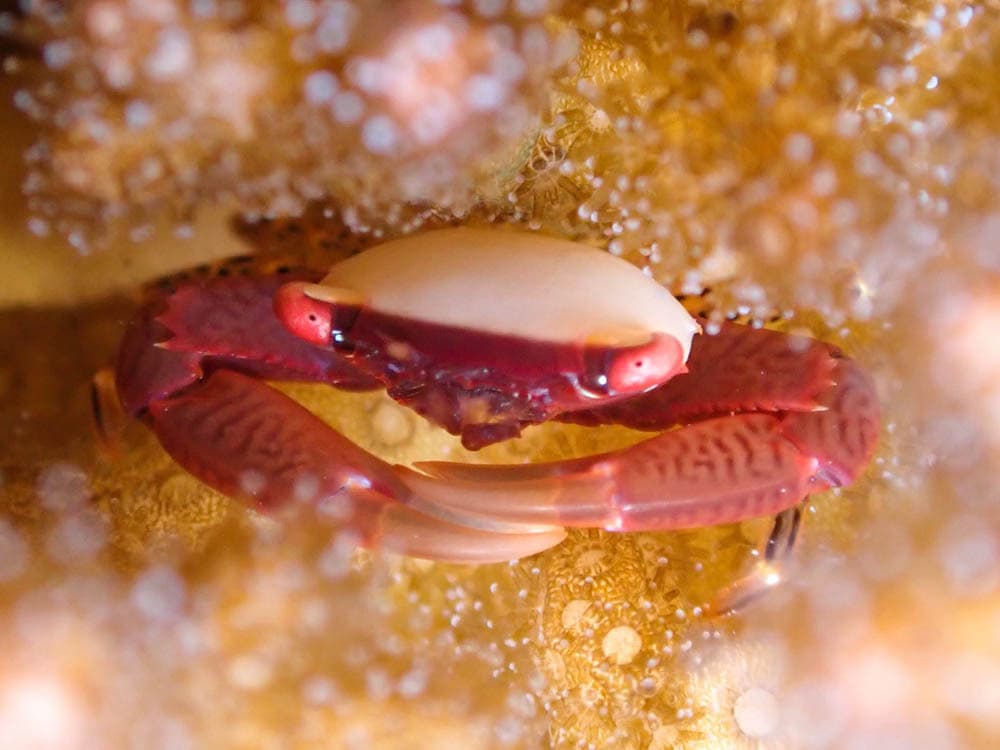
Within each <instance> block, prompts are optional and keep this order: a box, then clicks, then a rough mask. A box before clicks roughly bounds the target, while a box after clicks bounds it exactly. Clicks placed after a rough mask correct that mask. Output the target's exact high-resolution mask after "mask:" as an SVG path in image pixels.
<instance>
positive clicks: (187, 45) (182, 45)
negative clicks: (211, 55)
mask: <svg viewBox="0 0 1000 750" xmlns="http://www.w3.org/2000/svg"><path fill="white" fill-rule="evenodd" d="M193 64H194V46H193V44H192V42H191V36H190V35H189V34H188V32H187V31H185V30H184V29H182V28H179V27H177V28H169V29H165V30H163V31H161V32H160V34H159V36H158V37H157V41H156V47H154V48H153V51H152V52H151V53H150V55H149V57H147V58H146V64H145V70H146V73H147V75H149V76H150V77H151V78H156V79H160V80H168V79H173V78H177V77H178V76H180V75H183V74H184V73H187V72H188V71H189V70H190V69H191V67H192V65H193Z"/></svg>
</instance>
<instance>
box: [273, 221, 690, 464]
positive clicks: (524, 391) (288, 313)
mask: <svg viewBox="0 0 1000 750" xmlns="http://www.w3.org/2000/svg"><path fill="white" fill-rule="evenodd" d="M275 310H276V313H277V315H278V317H279V318H280V319H281V320H282V322H283V323H284V325H285V326H286V327H287V328H288V330H289V331H290V332H292V333H293V334H294V335H296V336H298V337H299V338H301V339H303V340H305V341H307V342H310V343H312V344H315V345H319V346H332V347H333V348H335V349H338V350H340V351H342V352H344V353H345V354H347V355H348V356H350V357H351V361H352V363H353V364H355V366H357V367H358V368H359V369H361V370H362V371H365V372H366V373H367V374H369V375H372V376H373V377H375V378H376V379H378V380H380V381H381V382H383V383H385V384H386V386H387V387H388V388H389V393H390V395H392V396H393V397H394V398H396V399H397V400H399V401H401V402H402V403H405V404H406V405H408V406H410V407H411V408H414V409H415V410H416V411H418V412H420V413H421V414H424V415H425V416H427V417H428V418H429V419H430V420H431V421H433V422H435V423H437V424H441V425H443V426H444V427H445V428H446V429H448V430H449V431H451V432H453V433H456V434H461V435H462V438H463V442H464V444H465V446H466V447H467V448H471V449H477V448H480V447H482V446H484V445H488V444H489V443H492V442H497V441H498V440H503V439H506V438H509V437H513V436H515V435H517V434H519V432H520V430H521V428H522V427H524V426H526V425H530V424H537V423H540V422H544V421H546V420H548V419H551V418H553V417H554V416H556V415H558V414H560V413H563V412H568V411H574V410H578V409H584V408H589V407H593V406H594V405H596V404H598V403H608V402H611V401H615V400H620V399H624V398H628V397H631V396H635V395H636V394H639V393H642V392H645V391H648V390H650V389H652V388H655V387H656V386H659V385H661V384H662V383H664V382H666V381H667V380H669V379H670V378H671V377H673V376H674V375H677V374H679V373H682V372H684V371H685V366H684V363H685V360H686V359H687V357H688V355H689V353H690V351H691V340H692V337H693V336H694V334H695V333H696V332H697V331H698V330H699V327H698V325H697V324H696V323H695V322H694V320H693V319H692V318H691V316H690V315H689V314H688V313H687V311H686V310H685V309H684V308H683V306H681V304H680V303H679V302H678V301H677V300H676V299H674V297H673V296H672V295H670V294H669V293H668V292H667V291H666V290H665V289H664V288H663V287H662V286H660V285H659V284H657V283H656V282H655V281H653V280H652V279H651V278H649V277H648V276H646V275H645V274H644V273H643V272H642V271H640V270H639V269H638V268H636V267H635V266H633V265H631V264H629V263H626V262H625V261H623V260H621V259H619V258H616V257H614V256H613V255H610V254H609V253H606V252H603V251H600V250H596V249H593V248H590V247H587V246H585V245H581V244H578V243H574V242H569V241H566V240H559V239H553V238H549V237H545V236H542V235H534V234H528V233H522V232H508V231H499V230H496V229H493V230H487V229H465V228H463V229H445V230H440V231H436V232H429V233H426V234H421V235H417V236H414V237H407V238H404V239H400V240H395V241H392V242H387V243H385V244H383V245H380V246H378V247H375V248H372V249H371V250H368V251H366V252H364V253H362V254H360V255H357V256H355V257H353V258H350V259H348V260H346V261H344V262H342V263H339V264H337V265H335V266H334V267H333V268H332V269H331V270H330V272H329V273H328V274H327V276H326V277H325V278H324V279H322V281H321V282H320V283H319V284H308V283H301V282H300V283H294V284H289V285H287V286H286V287H283V288H282V289H281V290H279V292H278V294H277V295H276V299H275Z"/></svg>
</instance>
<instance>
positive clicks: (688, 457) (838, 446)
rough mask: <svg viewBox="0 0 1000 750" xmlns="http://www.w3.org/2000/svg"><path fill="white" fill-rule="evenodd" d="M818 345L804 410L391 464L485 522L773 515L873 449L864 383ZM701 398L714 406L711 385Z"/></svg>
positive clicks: (849, 470)
mask: <svg viewBox="0 0 1000 750" xmlns="http://www.w3.org/2000/svg"><path fill="white" fill-rule="evenodd" d="M820 353H821V354H822V356H823V357H824V358H825V359H827V360H829V362H828V363H827V364H828V366H827V365H824V367H823V368H822V371H823V372H826V373H828V375H829V383H830V384H829V385H828V386H827V387H826V389H825V390H823V391H822V392H821V393H819V394H817V396H816V397H815V398H814V399H812V400H810V401H809V402H807V403H806V406H807V407H808V408H807V410H805V411H781V410H776V411H773V412H771V413H758V412H749V413H743V414H727V415H724V416H715V417H711V418H708V419H704V420H702V421H697V422H693V423H691V424H688V425H685V426H683V427H680V428H678V429H675V430H671V431H668V432H665V433H662V434H660V435H657V436H656V437H653V438H651V439H649V440H646V441H645V442H642V443H639V444H637V445H634V446H632V447H630V448H626V449H624V450H620V451H614V452H611V453H605V454H601V455H597V456H589V457H585V458H578V459H572V460H568V461H555V462H552V463H544V464H534V465H519V466H483V465H475V464H459V463H448V462H427V463H421V464H417V468H418V469H419V470H420V471H419V472H417V471H413V470H411V469H407V468H405V467H397V469H396V471H397V474H398V476H399V478H400V480H401V481H403V482H404V483H405V484H406V485H407V486H408V487H409V488H410V490H411V491H412V493H413V495H414V496H415V497H416V498H418V499H419V500H418V502H420V503H423V505H422V506H421V507H422V509H425V511H426V512H428V513H441V512H442V509H445V510H446V511H447V517H448V518H449V519H452V520H458V521H459V522H461V523H463V524H468V525H478V526H480V527H482V528H494V527H495V525H496V524H498V523H536V524H558V525H560V526H583V527H595V526H599V527H604V528H606V529H610V530H615V531H632V530H652V529H680V528H693V527H700V526H711V525H713V524H719V523H729V522H733V521H741V520H744V519H747V518H754V517H757V516H765V515H772V514H775V513H779V512H781V511H783V510H786V509H788V508H791V507H793V506H795V505H796V504H798V503H799V502H800V501H801V500H802V499H803V498H805V497H806V496H807V495H809V494H811V493H814V492H819V491H821V490H823V489H826V488H828V487H839V486H844V485H846V484H849V483H850V482H851V481H853V480H854V479H855V478H856V477H857V475H858V474H859V473H860V472H861V471H862V470H863V469H864V468H865V467H866V466H867V465H868V462H869V461H870V460H871V457H872V454H873V452H874V450H875V444H876V441H877V438H878V432H879V423H880V409H879V404H878V399H877V397H876V395H875V389H874V386H873V384H872V382H871V380H870V379H869V378H868V377H867V376H866V375H865V374H864V372H863V371H862V370H861V369H860V368H859V367H858V366H857V365H856V364H855V363H854V362H853V361H852V360H850V359H847V358H846V357H844V356H843V355H841V354H840V353H839V352H838V351H836V350H833V349H829V348H824V349H823V350H822V351H821V352H820ZM824 377H826V376H824ZM743 385H744V387H743V389H742V393H743V396H744V397H745V398H747V399H750V400H753V399H757V398H760V394H756V395H755V394H753V392H752V390H753V389H752V386H754V385H755V383H754V381H753V380H751V379H747V380H746V381H745V382H744V384H743ZM670 387H671V385H670V384H668V385H667V386H664V388H665V389H668V388H670ZM764 395H767V394H764ZM703 396H704V398H705V400H707V401H708V402H709V403H710V404H714V403H715V398H714V394H712V393H710V392H705V393H703ZM658 399H659V396H658V395H657V394H655V393H654V394H651V401H653V402H654V403H656V401H657V400H658Z"/></svg>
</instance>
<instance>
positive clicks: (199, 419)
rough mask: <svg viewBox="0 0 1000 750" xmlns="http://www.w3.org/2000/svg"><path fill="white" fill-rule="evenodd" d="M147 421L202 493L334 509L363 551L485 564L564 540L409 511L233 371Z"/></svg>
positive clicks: (392, 485)
mask: <svg viewBox="0 0 1000 750" xmlns="http://www.w3.org/2000/svg"><path fill="white" fill-rule="evenodd" d="M146 418H147V419H148V420H149V422H150V424H151V427H152V428H153V430H154V431H155V432H156V435H157V437H158V438H159V440H160V442H161V443H162V444H163V446H164V448H165V449H166V450H167V452H168V453H170V455H171V456H173V458H174V459H175V460H176V461H177V462H178V463H179V464H181V465H182V466H183V467H184V468H185V469H187V470H188V471H189V472H191V473H192V474H194V475H195V476H196V477H198V478H199V479H201V480H202V481H204V482H205V483H206V484H209V485H210V486H212V487H214V488H215V489H217V490H219V491H220V492H222V493H224V494H226V495H230V496H232V497H237V498H240V499H242V500H244V501H245V502H247V503H248V504H251V505H253V506H254V507H256V508H258V509H260V510H267V511H270V510H274V509H276V508H278V507H280V506H282V505H284V504H286V503H288V502H289V501H294V500H298V501H300V502H322V501H325V500H330V501H333V502H335V503H338V509H341V510H343V511H344V512H345V517H346V518H347V519H348V520H347V527H348V528H350V529H351V530H353V531H355V532H356V533H358V534H359V536H360V537H361V540H362V543H364V544H367V545H378V546H380V547H382V548H383V549H389V550H392V551H394V552H399V553H403V554H408V555H413V556H416V557H429V558H434V559H437V560H453V561H464V562H490V561H503V560H510V559H513V558H517V557H523V556H526V555H530V554H534V553H536V552H539V551H541V550H543V549H547V548H548V547H551V546H553V545H554V544H557V543H558V542H559V541H561V540H562V539H563V537H564V536H565V532H564V531H563V530H562V529H561V528H559V527H557V526H553V525H543V526H534V527H527V528H526V527H523V526H512V527H508V528H507V529H506V531H507V532H509V533H496V532H489V533H488V532H485V531H482V530H478V529H475V528H469V527H466V526H461V525H457V524H454V523H449V522H447V521H442V520H438V519H435V518H430V517H428V516H426V515H424V514H422V513H420V512H419V511H417V510H414V509H413V508H411V507H407V506H406V505H405V504H403V503H405V502H407V501H408V500H409V498H410V494H411V493H410V492H409V490H408V489H407V488H406V487H405V485H403V484H402V483H401V482H399V480H398V479H397V478H396V476H395V473H394V471H393V470H392V467H390V466H389V465H388V464H386V463H385V462H383V461H381V460H379V459H378V458H376V457H375V456H372V455H371V454H369V453H367V452H366V451H364V450H362V449H361V448H359V447H357V446H356V445H354V444H353V443H351V442H350V441H349V440H347V439H346V438H344V437H342V436H341V435H340V434H338V433H337V432H336V431H334V430H333V429H332V428H330V427H329V426H327V425H326V424H325V423H324V422H323V421H322V420H320V419H319V418H317V417H316V416H314V415H313V414H312V413H310V412H309V411H308V410H307V409H305V408H304V407H302V406H300V405H299V404H297V403H296V402H295V401H293V400H292V399H290V398H288V397H287V396H285V395H284V394H281V393H279V392H278V391H275V390H274V389H272V388H270V387H269V386H268V385H267V384H266V383H263V382H261V381H259V380H255V379H253V378H250V377H247V376H245V375H241V374H239V373H236V372H232V371H228V370H220V371H217V372H215V373H213V374H211V375H210V376H209V377H208V378H207V379H205V380H204V381H202V382H200V383H197V384H195V385H193V386H192V387H190V388H188V389H187V390H185V391H184V392H182V393H181V394H180V395H177V396H173V397H170V398H166V399H162V400H157V401H154V402H153V403H151V404H150V405H149V410H148V413H147V417H146ZM340 504H343V506H345V507H343V508H340Z"/></svg>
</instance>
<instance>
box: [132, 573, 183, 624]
mask: <svg viewBox="0 0 1000 750" xmlns="http://www.w3.org/2000/svg"><path fill="white" fill-rule="evenodd" d="M130 598H131V601H132V606H133V607H135V608H136V609H137V610H138V611H139V612H140V613H141V614H142V615H143V617H145V618H146V619H148V620H150V621H152V622H160V623H167V622H172V621H174V620H177V619H178V618H179V617H180V616H181V614H182V612H183V608H184V603H185V600H186V599H187V589H186V587H185V585H184V581H183V580H182V579H181V577H180V576H179V575H178V574H177V572H176V571H175V570H173V569H172V568H169V567H167V566H164V565H158V566H156V567H153V568H150V569H149V570H146V571H145V572H143V573H142V574H141V575H140V576H139V577H138V578H137V579H136V581H135V583H134V584H133V585H132V593H131V597H130Z"/></svg>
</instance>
